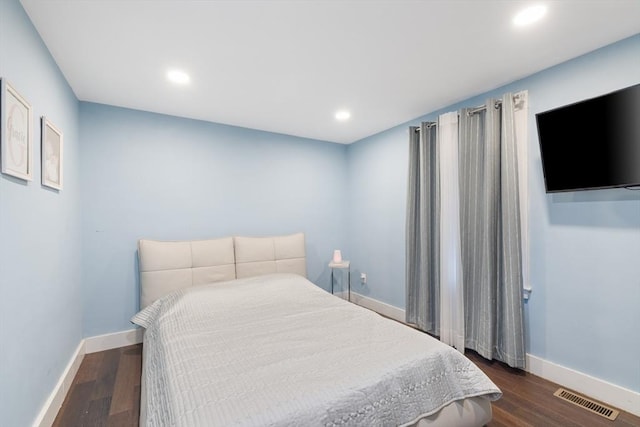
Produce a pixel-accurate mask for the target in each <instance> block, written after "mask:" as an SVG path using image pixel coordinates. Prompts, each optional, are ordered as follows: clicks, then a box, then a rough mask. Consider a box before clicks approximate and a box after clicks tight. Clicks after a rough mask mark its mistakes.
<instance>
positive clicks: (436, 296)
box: [405, 123, 440, 335]
mask: <svg viewBox="0 0 640 427" xmlns="http://www.w3.org/2000/svg"><path fill="white" fill-rule="evenodd" d="M436 135H437V130H436V127H435V126H429V125H428V124H427V123H422V125H421V127H420V131H419V132H418V128H417V127H410V128H409V182H408V194H407V222H406V269H405V271H406V296H407V298H406V301H407V303H406V321H407V323H412V324H414V325H416V326H417V327H418V328H420V329H421V330H423V331H425V332H428V333H431V334H434V335H440V287H439V280H440V279H439V274H438V267H439V265H440V261H439V256H438V252H439V246H438V242H439V237H438V236H439V232H438V229H439V225H438V224H439V222H438V215H439V212H440V207H439V202H440V198H439V193H438V164H437V157H436V149H437V146H436Z"/></svg>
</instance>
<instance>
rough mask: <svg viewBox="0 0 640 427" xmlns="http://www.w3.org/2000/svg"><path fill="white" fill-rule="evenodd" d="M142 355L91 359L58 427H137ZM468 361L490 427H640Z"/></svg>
mask: <svg viewBox="0 0 640 427" xmlns="http://www.w3.org/2000/svg"><path fill="white" fill-rule="evenodd" d="M141 356H142V345H141V344H138V345H133V346H129V347H122V348H117V349H113V350H107V351H103V352H99V353H92V354H88V355H86V356H85V358H84V360H83V361H82V365H81V366H80V370H79V371H78V374H77V375H76V378H75V380H74V382H73V384H72V386H71V390H70V391H69V394H68V395H67V398H66V400H65V401H64V404H63V405H62V408H61V410H60V413H59V414H58V417H57V418H56V420H55V422H54V426H56V427H58V426H60V427H73V426H91V427H94V426H114V427H115V426H117V427H127V426H137V425H138V416H139V410H140V407H139V400H140V369H141V361H142V357H141ZM467 356H468V357H469V358H470V359H471V360H472V361H473V362H474V363H476V364H477V365H478V366H479V367H480V369H482V370H483V371H484V372H485V373H486V374H487V375H488V376H489V377H490V378H491V379H492V380H493V382H495V383H496V385H497V386H498V387H500V389H501V390H502V392H503V397H502V399H500V400H498V401H497V402H494V404H493V420H492V421H491V423H489V427H503V426H509V427H519V426H541V427H554V426H557V427H572V426H575V427H587V426H588V427H591V426H594V427H598V426H609V427H623V426H627V427H628V426H635V427H640V418H638V417H634V416H632V415H630V414H628V413H624V412H621V414H620V415H619V416H618V418H617V419H616V420H615V421H609V420H607V419H605V418H602V417H601V416H599V415H596V414H592V413H590V412H588V411H586V410H584V409H581V408H578V407H576V406H575V405H572V404H571V403H566V402H564V401H562V400H560V399H558V398H556V397H554V396H553V392H554V391H555V390H556V389H557V388H558V385H557V384H553V383H551V382H549V381H546V380H543V379H541V378H539V377H536V376H535V375H531V374H527V373H524V372H521V371H517V370H514V369H511V368H509V367H508V366H506V365H504V364H502V363H498V362H488V361H486V360H484V359H482V358H481V357H479V356H478V355H476V354H474V353H472V352H471V353H468V354H467Z"/></svg>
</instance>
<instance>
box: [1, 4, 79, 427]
mask: <svg viewBox="0 0 640 427" xmlns="http://www.w3.org/2000/svg"><path fill="white" fill-rule="evenodd" d="M0 76H1V77H3V78H6V79H7V80H8V81H9V82H11V83H12V85H13V86H14V87H15V88H16V89H17V90H18V91H19V92H20V94H21V95H22V96H24V97H25V98H26V99H27V100H28V101H29V102H30V103H31V105H32V107H33V118H34V126H33V128H32V130H33V132H34V141H33V142H34V145H33V147H34V171H35V172H34V175H33V181H31V182H29V183H26V182H25V181H23V180H19V179H14V178H11V177H9V176H6V175H2V176H0V295H1V297H0V425H2V426H27V425H31V423H32V422H33V421H34V419H35V418H36V416H37V414H38V413H39V412H40V408H41V407H42V405H43V404H44V402H45V399H46V398H48V396H49V394H50V393H51V391H52V390H53V389H54V386H55V385H56V383H57V381H58V378H59V377H60V375H61V374H62V372H63V370H64V369H65V367H66V365H67V363H68V362H69V360H70V359H71V356H72V354H73V352H74V351H75V349H76V348H77V346H78V344H79V343H80V340H81V339H82V298H81V295H82V293H81V288H80V287H81V284H80V255H81V254H80V226H79V224H80V216H79V213H80V209H79V206H80V205H79V194H80V185H79V184H80V176H79V166H78V165H79V163H80V159H79V141H78V102H77V100H76V98H75V96H74V95H73V92H72V91H71V90H70V88H69V86H68V85H67V83H66V81H65V79H64V77H63V76H62V74H61V73H60V70H59V69H58V67H57V65H56V64H55V62H54V61H53V59H52V58H51V56H50V55H49V52H48V50H47V49H46V47H45V46H44V44H43V43H42V41H41V39H40V37H39V35H38V34H37V32H36V31H35V29H34V28H33V26H32V24H31V22H30V21H29V18H28V17H27V15H26V13H25V12H24V10H23V9H22V6H20V4H19V3H18V2H17V1H14V0H2V1H0ZM42 115H47V116H48V117H49V118H50V119H51V121H52V122H53V123H54V124H56V125H57V126H58V127H59V128H60V129H61V130H62V131H63V133H64V162H65V163H64V174H65V176H64V178H65V182H64V189H63V190H62V191H60V192H57V191H54V190H50V189H46V188H43V187H42V186H41V185H40V116H42Z"/></svg>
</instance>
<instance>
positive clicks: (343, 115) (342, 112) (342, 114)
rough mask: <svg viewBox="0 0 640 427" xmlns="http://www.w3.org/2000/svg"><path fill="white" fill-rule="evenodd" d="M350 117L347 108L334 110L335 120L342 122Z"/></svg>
mask: <svg viewBox="0 0 640 427" xmlns="http://www.w3.org/2000/svg"><path fill="white" fill-rule="evenodd" d="M350 118H351V113H350V112H349V111H347V110H340V111H338V112H336V120H338V121H341V122H344V121H345V120H349V119H350Z"/></svg>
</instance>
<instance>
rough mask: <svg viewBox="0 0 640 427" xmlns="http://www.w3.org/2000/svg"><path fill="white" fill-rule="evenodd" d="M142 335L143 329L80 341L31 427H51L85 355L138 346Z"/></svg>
mask: <svg viewBox="0 0 640 427" xmlns="http://www.w3.org/2000/svg"><path fill="white" fill-rule="evenodd" d="M142 334H143V329H129V330H128V331H121V332H114V333H112V334H105V335H98V336H95V337H89V338H85V339H83V340H81V341H80V344H78V348H77V349H76V351H75V352H74V353H73V356H71V360H70V361H69V364H68V365H67V367H66V368H65V370H64V371H63V372H62V375H61V376H60V379H59V380H58V383H57V384H56V386H55V388H54V389H53V391H52V392H51V394H50V395H49V398H48V399H47V400H46V402H45V403H44V405H43V406H42V409H41V410H40V413H39V414H38V416H37V417H36V419H35V421H34V422H33V427H51V425H52V424H53V422H54V421H55V419H56V416H57V415H58V411H59V410H60V408H61V407H62V403H63V402H64V399H65V397H67V393H68V392H69V389H70V388H71V384H72V383H73V379H74V378H75V377H76V374H77V373H78V369H79V368H80V364H81V363H82V359H84V355H85V354H89V353H95V352H98V351H104V350H110V349H112V348H118V347H125V346H128V345H132V344H139V343H141V342H142Z"/></svg>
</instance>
